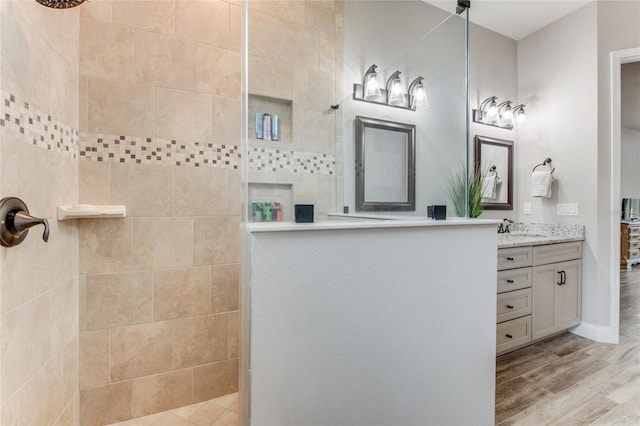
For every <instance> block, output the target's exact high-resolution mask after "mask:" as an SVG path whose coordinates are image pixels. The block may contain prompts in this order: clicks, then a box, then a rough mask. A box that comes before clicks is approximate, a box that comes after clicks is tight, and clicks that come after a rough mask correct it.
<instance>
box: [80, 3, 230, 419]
mask: <svg viewBox="0 0 640 426" xmlns="http://www.w3.org/2000/svg"><path fill="white" fill-rule="evenodd" d="M80 12H81V19H80V94H81V95H80V130H81V134H80V160H79V162H80V202H82V203H92V204H94V203H95V204H124V205H126V207H127V217H126V218H125V219H106V220H105V219H96V220H86V221H82V223H81V224H80V228H79V231H80V274H81V275H80V277H81V285H80V299H81V302H80V330H81V332H80V421H81V424H83V425H97V424H104V423H110V422H116V421H122V420H126V419H129V418H131V417H138V416H144V415H147V414H151V413H155V412H158V411H163V410H167V409H171V408H176V407H179V406H183V405H187V404H191V403H194V402H199V401H204V400H207V399H211V398H214V397H217V396H221V395H224V394H227V393H231V392H234V391H236V390H237V376H238V349H237V341H238V311H237V310H238V262H239V225H240V171H239V158H240V157H239V145H240V19H241V18H240V16H241V7H240V5H239V2H229V1H219V0H206V1H189V0H178V1H174V0H165V1H160V0H158V1H156V0H148V1H99V0H94V1H91V2H88V3H86V4H84V5H82V6H81V8H80Z"/></svg>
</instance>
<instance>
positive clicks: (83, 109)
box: [78, 75, 89, 132]
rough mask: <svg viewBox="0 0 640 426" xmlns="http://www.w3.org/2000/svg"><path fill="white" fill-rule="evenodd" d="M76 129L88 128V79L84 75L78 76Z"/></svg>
mask: <svg viewBox="0 0 640 426" xmlns="http://www.w3.org/2000/svg"><path fill="white" fill-rule="evenodd" d="M78 81H79V86H78V91H79V95H78V117H79V118H78V130H79V131H80V132H86V131H88V130H89V79H88V78H87V77H84V76H82V75H81V76H80V77H79V78H78Z"/></svg>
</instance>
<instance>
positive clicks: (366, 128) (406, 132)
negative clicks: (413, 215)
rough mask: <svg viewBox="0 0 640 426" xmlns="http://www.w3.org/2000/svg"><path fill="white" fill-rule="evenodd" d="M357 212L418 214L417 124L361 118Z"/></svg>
mask: <svg viewBox="0 0 640 426" xmlns="http://www.w3.org/2000/svg"><path fill="white" fill-rule="evenodd" d="M355 132H356V210H357V211H414V210H415V208H416V201H415V199H416V195H415V181H416V174H415V151H416V145H415V133H416V126H415V125H414V124H404V123H397V122H393V121H386V120H379V119H375V118H367V117H361V116H357V117H356V120H355Z"/></svg>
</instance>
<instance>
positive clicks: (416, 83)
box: [407, 76, 424, 96]
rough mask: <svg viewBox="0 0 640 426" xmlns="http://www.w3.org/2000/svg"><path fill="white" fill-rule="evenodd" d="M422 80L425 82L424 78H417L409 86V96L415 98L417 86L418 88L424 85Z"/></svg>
mask: <svg viewBox="0 0 640 426" xmlns="http://www.w3.org/2000/svg"><path fill="white" fill-rule="evenodd" d="M422 80H424V78H422V76H420V77H417V78H416V79H415V80H413V81H412V82H411V84H410V85H409V90H407V93H409V95H411V96H413V91H414V90H415V88H416V86H418V85H419V84H422Z"/></svg>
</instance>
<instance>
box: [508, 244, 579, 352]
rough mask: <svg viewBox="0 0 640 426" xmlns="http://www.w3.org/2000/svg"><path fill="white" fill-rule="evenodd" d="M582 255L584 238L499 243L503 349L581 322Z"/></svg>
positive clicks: (510, 348)
mask: <svg viewBox="0 0 640 426" xmlns="http://www.w3.org/2000/svg"><path fill="white" fill-rule="evenodd" d="M581 259H582V242H581V241H572V242H567V243H557V244H547V245H541V246H524V247H513V248H503V249H498V269H499V271H498V283H497V290H498V300H497V317H496V322H497V324H498V325H497V335H496V352H497V353H498V354H502V353H505V352H508V351H509V350H513V349H516V348H519V347H522V346H525V345H527V344H530V343H532V342H535V341H538V340H540V339H542V338H544V337H547V336H550V335H553V334H555V333H558V332H560V331H563V330H566V329H568V328H570V327H573V326H575V325H578V324H579V323H580V319H581V287H582V260H581Z"/></svg>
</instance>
